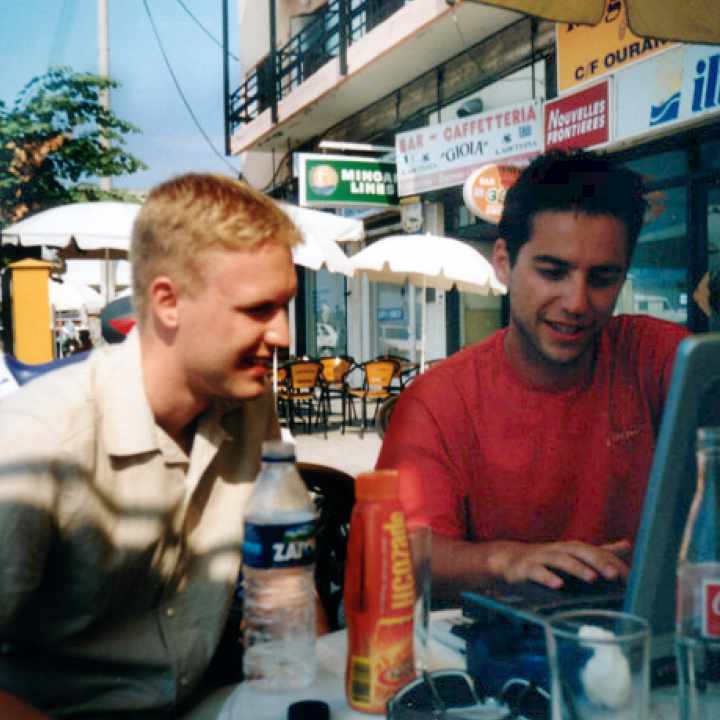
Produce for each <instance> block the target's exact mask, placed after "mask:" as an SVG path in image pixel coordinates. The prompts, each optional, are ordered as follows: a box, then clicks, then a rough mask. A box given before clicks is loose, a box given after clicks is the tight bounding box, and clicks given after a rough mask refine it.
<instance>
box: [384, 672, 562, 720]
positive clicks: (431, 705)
mask: <svg viewBox="0 0 720 720" xmlns="http://www.w3.org/2000/svg"><path fill="white" fill-rule="evenodd" d="M387 718H388V720H549V718H550V695H549V694H548V692H547V691H546V690H544V689H543V688H541V687H538V686H537V685H536V684H535V683H532V682H528V681H527V680H524V679H522V678H513V679H511V680H508V682H507V683H505V685H504V686H503V689H502V696H501V698H500V699H499V700H497V699H494V698H489V697H487V695H486V694H485V693H484V692H482V691H480V692H479V691H478V689H477V688H476V685H475V682H474V681H473V679H472V677H471V676H470V675H468V673H466V672H463V671H462V670H438V671H435V672H423V674H422V675H421V676H419V677H417V678H415V679H414V680H413V681H412V682H410V683H408V684H407V685H405V686H404V687H402V688H400V690H398V691H397V692H396V693H395V695H393V697H391V698H390V700H389V701H388V704H387Z"/></svg>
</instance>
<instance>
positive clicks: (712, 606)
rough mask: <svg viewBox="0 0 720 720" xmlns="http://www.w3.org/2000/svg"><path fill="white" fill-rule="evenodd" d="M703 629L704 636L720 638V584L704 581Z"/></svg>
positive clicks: (713, 581) (715, 581)
mask: <svg viewBox="0 0 720 720" xmlns="http://www.w3.org/2000/svg"><path fill="white" fill-rule="evenodd" d="M702 602H703V616H702V619H703V628H702V634H703V636H704V637H708V638H718V637H720V582H719V581H718V580H703V584H702Z"/></svg>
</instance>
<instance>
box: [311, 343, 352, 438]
mask: <svg viewBox="0 0 720 720" xmlns="http://www.w3.org/2000/svg"><path fill="white" fill-rule="evenodd" d="M319 362H320V364H321V365H322V366H323V370H322V380H323V383H322V392H323V397H322V400H323V403H324V404H325V417H326V418H328V417H330V415H331V414H332V401H333V399H339V400H340V402H341V408H342V422H341V432H342V433H343V434H344V433H345V406H346V403H347V376H348V373H349V372H350V370H351V369H352V367H353V365H354V364H355V361H354V360H353V359H352V358H351V357H350V356H348V355H335V356H334V357H321V358H320V359H319Z"/></svg>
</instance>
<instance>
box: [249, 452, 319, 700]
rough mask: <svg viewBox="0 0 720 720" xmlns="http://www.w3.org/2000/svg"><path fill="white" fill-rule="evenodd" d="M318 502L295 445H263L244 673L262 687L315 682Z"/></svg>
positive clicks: (255, 494) (252, 502)
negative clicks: (304, 476) (300, 471)
mask: <svg viewBox="0 0 720 720" xmlns="http://www.w3.org/2000/svg"><path fill="white" fill-rule="evenodd" d="M314 566H315V506H314V504H313V501H312V499H311V498H310V495H309V494H308V491H307V489H306V487H305V484H304V483H303V481H302V479H301V477H300V475H299V474H298V472H297V469H296V467H295V447H294V445H293V444H292V443H285V442H279V441H270V442H265V443H263V447H262V467H261V469H260V472H259V474H258V476H257V479H256V481H255V487H254V489H253V491H252V493H251V495H250V499H249V501H248V505H247V508H246V510H245V536H244V540H243V587H244V610H243V612H244V621H245V624H244V643H245V654H244V659H243V671H244V674H245V679H246V680H248V681H250V682H254V683H256V684H257V685H258V686H259V687H261V688H263V689H285V688H302V687H308V686H309V685H312V684H313V682H314V680H315V673H316V658H315V584H314V579H313V571H314Z"/></svg>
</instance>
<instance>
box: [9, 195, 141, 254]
mask: <svg viewBox="0 0 720 720" xmlns="http://www.w3.org/2000/svg"><path fill="white" fill-rule="evenodd" d="M140 207H141V206H140V205H139V204H138V203H124V202H82V203H71V204H69V205H60V206H58V207H54V208H50V209H49V210H43V211H42V212H39V213H35V214H34V215H31V216H30V217H27V218H25V219H24V220H20V221H19V222H16V223H14V224H13V225H10V226H9V227H7V228H5V229H4V230H3V231H2V244H3V245H22V246H24V247H51V248H58V249H59V250H60V251H61V254H62V255H63V257H66V258H68V257H75V258H89V257H94V258H101V259H105V260H106V259H108V258H113V259H118V258H125V257H127V252H128V249H129V247H130V232H131V230H132V225H133V223H134V222H135V217H136V216H137V214H138V211H139V210H140Z"/></svg>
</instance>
